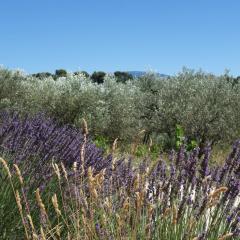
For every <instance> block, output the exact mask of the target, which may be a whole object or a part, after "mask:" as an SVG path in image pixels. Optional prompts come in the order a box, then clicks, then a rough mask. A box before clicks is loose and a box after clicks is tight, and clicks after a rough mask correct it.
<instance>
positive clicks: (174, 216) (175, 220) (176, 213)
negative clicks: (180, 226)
mask: <svg viewBox="0 0 240 240" xmlns="http://www.w3.org/2000/svg"><path fill="white" fill-rule="evenodd" d="M177 218H178V210H177V207H176V205H175V204H174V205H173V224H174V225H176V224H177Z"/></svg>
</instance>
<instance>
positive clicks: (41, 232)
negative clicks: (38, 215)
mask: <svg viewBox="0 0 240 240" xmlns="http://www.w3.org/2000/svg"><path fill="white" fill-rule="evenodd" d="M40 234H41V239H42V240H47V239H46V235H45V233H44V231H43V228H42V226H41V228H40Z"/></svg>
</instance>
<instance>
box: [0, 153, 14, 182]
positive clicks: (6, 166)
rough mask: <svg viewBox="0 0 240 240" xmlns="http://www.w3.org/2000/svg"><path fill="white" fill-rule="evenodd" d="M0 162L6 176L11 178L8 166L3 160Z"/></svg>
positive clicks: (0, 159)
mask: <svg viewBox="0 0 240 240" xmlns="http://www.w3.org/2000/svg"><path fill="white" fill-rule="evenodd" d="M0 162H1V163H2V165H3V167H4V169H5V170H6V172H7V174H8V177H9V178H11V177H12V175H11V172H10V170H9V167H8V164H7V162H6V161H5V160H4V159H3V158H0Z"/></svg>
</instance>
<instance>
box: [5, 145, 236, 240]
mask: <svg viewBox="0 0 240 240" xmlns="http://www.w3.org/2000/svg"><path fill="white" fill-rule="evenodd" d="M86 148H87V145H86ZM199 151H200V149H199V148H195V149H194V150H193V151H191V152H187V151H186V149H185V148H184V147H183V146H182V147H181V148H180V149H179V151H178V152H174V151H172V152H171V153H170V155H169V159H168V160H167V161H165V160H163V159H162V158H161V156H160V157H159V160H158V161H156V162H152V161H151V160H150V159H148V158H146V159H144V160H143V161H142V162H141V163H140V164H139V165H138V166H134V165H133V164H132V162H133V159H132V158H129V159H124V158H123V159H118V158H116V156H115V155H114V152H113V155H112V157H111V159H112V161H108V162H106V160H104V159H102V160H101V159H98V158H97V157H95V158H93V161H94V162H98V163H99V164H100V165H101V168H99V165H98V164H95V165H91V166H90V167H86V168H84V169H82V168H78V164H77V162H74V163H73V166H72V167H71V168H66V167H65V166H64V165H63V164H53V169H52V172H53V174H54V176H55V177H54V179H55V180H56V182H57V185H58V187H57V189H56V188H51V187H50V188H45V189H44V190H41V189H37V191H36V200H35V201H31V202H29V201H28V199H27V198H26V197H25V193H24V192H21V186H22V187H24V186H25V184H26V183H25V182H24V181H25V180H23V179H21V173H19V171H16V172H15V174H14V172H12V171H10V170H9V166H8V164H7V162H6V161H5V160H3V159H1V163H2V166H3V168H4V170H2V174H3V175H5V176H8V179H10V182H11V184H12V189H13V192H14V196H15V199H16V202H17V206H18V209H19V213H20V216H21V219H22V226H23V232H22V234H23V235H24V236H25V238H27V239H48V238H51V239H166V240H169V239H170V240H171V239H172V240H178V239H181V240H184V239H186V240H187V239H191V240H193V239H194V240H202V239H210V240H216V239H218V240H223V239H239V236H240V204H239V203H240V201H239V191H240V175H239V173H240V141H236V142H235V144H234V145H233V149H232V152H231V153H230V154H229V156H228V157H227V159H226V161H225V163H224V164H223V165H222V166H220V165H219V166H211V165H210V164H209V161H210V157H211V148H210V145H209V146H206V147H205V148H204V149H202V152H203V155H202V156H201V157H199V156H200V155H199ZM97 159H98V160H97ZM101 161H103V162H105V163H106V164H105V165H103V164H102V163H101ZM66 163H67V162H66ZM14 176H15V178H16V177H17V178H18V181H19V182H20V186H19V184H18V185H17V186H15V183H13V178H14ZM55 186H56V185H55ZM46 192H47V193H48V194H49V195H51V196H52V198H51V204H50V203H49V200H47V199H46V198H45V199H44V198H43V197H42V196H43V195H44V194H46ZM29 205H33V206H35V207H34V208H31V210H30V211H29V210H28V207H27V206H29ZM36 209H37V210H36ZM36 211H37V213H38V214H36Z"/></svg>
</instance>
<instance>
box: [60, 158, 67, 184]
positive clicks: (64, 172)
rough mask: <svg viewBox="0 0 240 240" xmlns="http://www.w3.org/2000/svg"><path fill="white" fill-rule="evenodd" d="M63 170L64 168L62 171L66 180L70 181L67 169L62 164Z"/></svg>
mask: <svg viewBox="0 0 240 240" xmlns="http://www.w3.org/2000/svg"><path fill="white" fill-rule="evenodd" d="M61 168H62V171H63V175H64V178H65V179H66V180H67V181H68V174H67V170H66V168H65V166H64V164H63V163H62V162H61Z"/></svg>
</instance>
